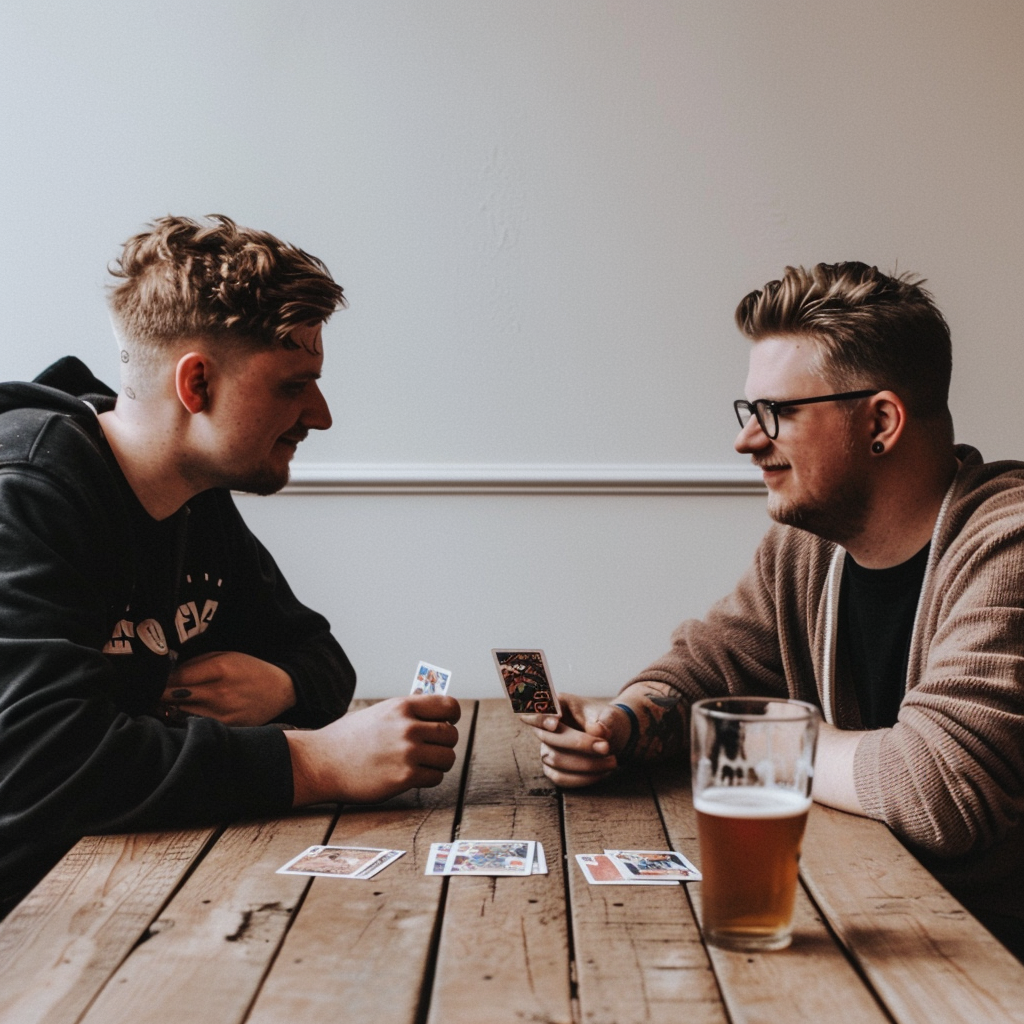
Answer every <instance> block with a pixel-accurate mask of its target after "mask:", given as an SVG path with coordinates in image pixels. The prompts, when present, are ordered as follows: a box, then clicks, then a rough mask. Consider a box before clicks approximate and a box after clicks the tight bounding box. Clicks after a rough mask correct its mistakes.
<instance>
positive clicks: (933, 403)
mask: <svg viewBox="0 0 1024 1024" xmlns="http://www.w3.org/2000/svg"><path fill="white" fill-rule="evenodd" d="M923 283H924V281H923V279H921V278H916V277H914V276H912V275H910V274H901V275H899V276H897V277H888V276H886V275H885V274H883V273H881V272H880V271H879V270H878V268H877V267H869V266H868V265H867V264H866V263H819V264H818V265H817V266H815V267H812V268H811V269H810V270H805V269H804V268H803V267H786V273H785V275H784V276H783V277H782V279H781V280H779V281H769V282H768V284H766V285H765V286H764V287H763V288H761V289H760V290H759V291H754V292H751V293H750V294H749V295H748V296H747V297H746V298H745V299H743V301H742V302H741V303H740V304H739V306H737V307H736V323H737V324H738V325H739V328H740V330H741V331H742V332H743V333H744V334H745V335H746V336H747V337H748V338H750V339H751V340H752V341H759V340H760V339H762V338H765V337H768V336H770V335H801V336H805V337H809V338H811V339H813V340H814V341H815V342H816V343H817V347H818V353H819V360H820V362H819V368H820V370H821V372H822V373H823V374H824V376H825V377H826V378H827V379H828V380H829V381H830V383H831V384H833V385H834V386H835V388H836V390H837V391H855V390H860V389H861V388H879V389H882V390H887V391H893V392H895V393H896V394H897V395H899V396H900V398H902V399H903V401H904V402H905V403H906V405H907V408H908V409H909V410H910V411H911V412H912V413H913V414H914V415H916V416H918V417H920V418H922V419H930V418H932V417H944V418H945V419H946V420H947V421H948V420H949V409H948V405H947V403H948V400H949V379H950V376H951V374H952V370H953V355H952V344H951V341H950V336H949V326H948V325H947V323H946V320H945V318H944V317H943V315H942V313H940V312H939V310H938V308H937V307H936V305H935V303H934V301H933V300H932V297H931V295H930V294H929V293H928V292H926V291H925V290H924V288H922V287H921V285H922V284H923ZM950 425H951V423H950Z"/></svg>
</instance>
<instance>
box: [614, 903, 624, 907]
mask: <svg viewBox="0 0 1024 1024" xmlns="http://www.w3.org/2000/svg"><path fill="white" fill-rule="evenodd" d="M612 906H613V907H621V906H622V904H621V903H613V904H612Z"/></svg>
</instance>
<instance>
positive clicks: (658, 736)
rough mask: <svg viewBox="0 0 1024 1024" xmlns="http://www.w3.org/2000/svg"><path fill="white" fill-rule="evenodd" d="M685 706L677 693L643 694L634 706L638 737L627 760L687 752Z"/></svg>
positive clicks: (669, 755) (670, 755)
mask: <svg viewBox="0 0 1024 1024" xmlns="http://www.w3.org/2000/svg"><path fill="white" fill-rule="evenodd" d="M634 707H636V705H635V704H634ZM686 707H687V705H686V704H685V702H684V701H683V698H682V697H681V696H680V695H679V694H678V693H674V692H670V693H658V692H657V691H652V690H648V691H647V692H646V693H644V694H643V700H642V702H641V703H640V705H639V707H636V712H637V717H638V718H639V722H640V735H639V736H638V737H637V742H636V745H635V747H634V748H633V749H632V751H630V753H629V755H628V756H627V758H626V760H630V761H654V760H659V759H661V758H666V757H673V756H675V755H677V754H680V753H682V752H683V751H684V750H685V749H686V731H685V726H686Z"/></svg>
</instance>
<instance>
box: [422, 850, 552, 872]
mask: <svg viewBox="0 0 1024 1024" xmlns="http://www.w3.org/2000/svg"><path fill="white" fill-rule="evenodd" d="M451 850H452V844H451V843H431V844H430V854H429V856H428V857H427V870H426V871H424V872H423V873H424V874H425V875H443V874H444V866H445V864H446V863H447V861H448V855H449V854H450V853H451ZM547 873H548V861H547V858H546V857H545V856H544V845H543V844H542V843H537V844H536V846H535V847H534V851H533V867H532V868H531V869H530V874H531V875H546V874H547Z"/></svg>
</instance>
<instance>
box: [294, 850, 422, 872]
mask: <svg viewBox="0 0 1024 1024" xmlns="http://www.w3.org/2000/svg"><path fill="white" fill-rule="evenodd" d="M404 853H405V850H385V849H381V848H379V847H371V846H310V847H309V848H308V849H306V850H303V851H302V853H300V854H299V855H298V856H297V857H293V858H292V859H291V860H290V861H288V863H287V864H285V865H284V867H281V868H278V869H277V874H279V875H330V876H332V877H334V878H372V877H373V876H374V875H375V874H377V872H378V871H381V870H383V869H384V868H386V867H387V866H388V865H389V864H391V863H392V862H393V861H396V860H398V858H399V857H401V856H402V855H403V854H404Z"/></svg>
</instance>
